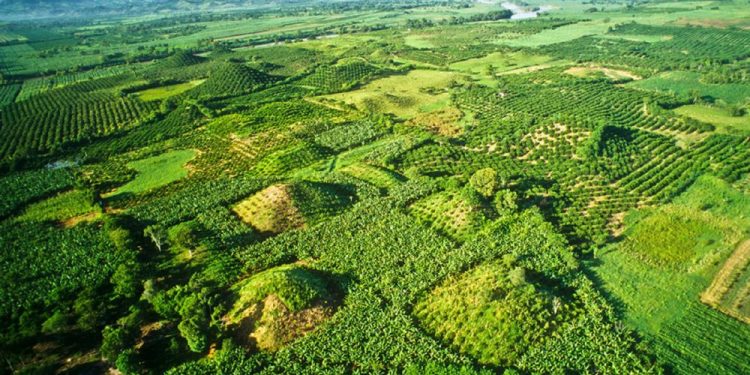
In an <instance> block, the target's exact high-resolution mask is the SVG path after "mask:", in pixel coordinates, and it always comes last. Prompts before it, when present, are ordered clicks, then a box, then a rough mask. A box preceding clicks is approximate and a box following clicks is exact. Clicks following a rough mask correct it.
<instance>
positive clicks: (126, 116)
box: [0, 76, 157, 160]
mask: <svg viewBox="0 0 750 375" xmlns="http://www.w3.org/2000/svg"><path fill="white" fill-rule="evenodd" d="M121 79H123V78H122V76H121V77H115V78H111V79H110V78H103V79H99V80H94V81H89V82H86V83H81V84H76V85H72V86H69V87H65V88H61V89H57V90H52V91H49V92H46V93H44V94H40V95H37V96H34V97H32V98H30V99H28V100H25V101H22V102H19V103H14V104H11V105H9V106H7V107H6V108H4V109H3V111H2V112H0V138H3V139H8V140H12V142H4V143H3V144H2V146H1V147H0V157H1V158H2V159H4V160H14V159H23V158H25V157H28V156H30V155H34V154H39V153H51V152H56V151H59V150H60V149H61V148H62V147H63V146H65V145H70V144H81V143H88V142H90V141H91V140H93V139H94V138H98V137H102V136H106V135H111V134H115V133H117V132H119V131H121V130H122V129H126V128H129V127H132V126H135V125H137V124H138V123H141V122H144V120H146V119H148V118H153V116H154V115H155V112H156V109H157V104H156V103H153V102H143V101H141V100H139V99H137V98H131V97H116V96H114V95H113V94H109V93H107V91H106V90H103V89H106V88H108V87H110V86H113V85H115V84H117V83H119V82H120V80H121ZM94 90H98V91H94Z"/></svg>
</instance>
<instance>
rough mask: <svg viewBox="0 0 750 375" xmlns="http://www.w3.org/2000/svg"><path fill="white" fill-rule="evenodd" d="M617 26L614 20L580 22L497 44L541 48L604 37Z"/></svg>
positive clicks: (501, 40) (499, 41) (501, 41)
mask: <svg viewBox="0 0 750 375" xmlns="http://www.w3.org/2000/svg"><path fill="white" fill-rule="evenodd" d="M615 24H616V21H615V20H613V19H604V20H593V21H585V22H578V23H574V24H571V25H565V26H562V27H558V28H556V29H547V30H544V31H542V32H539V33H536V34H532V35H528V36H521V37H519V38H516V39H508V40H504V39H500V40H498V41H497V43H499V44H504V45H507V46H511V47H540V46H546V45H550V44H556V43H563V42H568V41H571V40H574V39H578V38H580V37H583V36H587V35H602V34H604V33H606V32H607V30H608V29H609V27H610V26H614V25H615Z"/></svg>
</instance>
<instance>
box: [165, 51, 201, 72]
mask: <svg viewBox="0 0 750 375" xmlns="http://www.w3.org/2000/svg"><path fill="white" fill-rule="evenodd" d="M206 61H207V59H206V58H204V57H200V56H196V55H194V54H193V53H192V52H190V51H178V52H175V54H174V55H172V56H169V57H167V58H166V59H164V60H162V61H160V62H159V64H160V66H161V67H162V68H181V67H186V66H190V65H195V64H200V63H202V62H206Z"/></svg>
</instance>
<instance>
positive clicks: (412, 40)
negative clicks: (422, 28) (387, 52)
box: [404, 34, 435, 49]
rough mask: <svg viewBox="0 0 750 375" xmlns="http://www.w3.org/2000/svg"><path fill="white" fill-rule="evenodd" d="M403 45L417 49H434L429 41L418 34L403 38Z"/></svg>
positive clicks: (433, 45)
mask: <svg viewBox="0 0 750 375" xmlns="http://www.w3.org/2000/svg"><path fill="white" fill-rule="evenodd" d="M404 44H406V45H407V46H409V47H413V48H417V49H429V48H435V44H433V43H432V42H431V41H430V40H429V39H427V38H425V37H424V36H422V35H418V34H411V35H407V36H406V37H404Z"/></svg>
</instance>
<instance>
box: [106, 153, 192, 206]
mask: <svg viewBox="0 0 750 375" xmlns="http://www.w3.org/2000/svg"><path fill="white" fill-rule="evenodd" d="M196 155H197V152H196V151H195V150H178V151H170V152H167V153H164V154H161V155H158V156H154V157H150V158H147V159H142V160H138V161H134V162H131V163H128V167H129V168H132V169H135V170H136V171H138V175H137V176H136V178H135V179H134V180H133V181H130V182H128V183H127V184H125V185H123V186H121V187H120V188H118V189H117V190H115V191H114V192H112V193H110V194H107V195H106V196H105V197H114V196H117V195H122V194H139V193H144V192H147V191H149V190H152V189H155V188H158V187H161V186H164V185H167V184H169V183H171V182H174V181H177V180H179V179H182V178H185V177H187V175H188V171H187V169H186V168H185V164H187V163H188V162H189V161H190V160H193V158H195V156H196Z"/></svg>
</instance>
